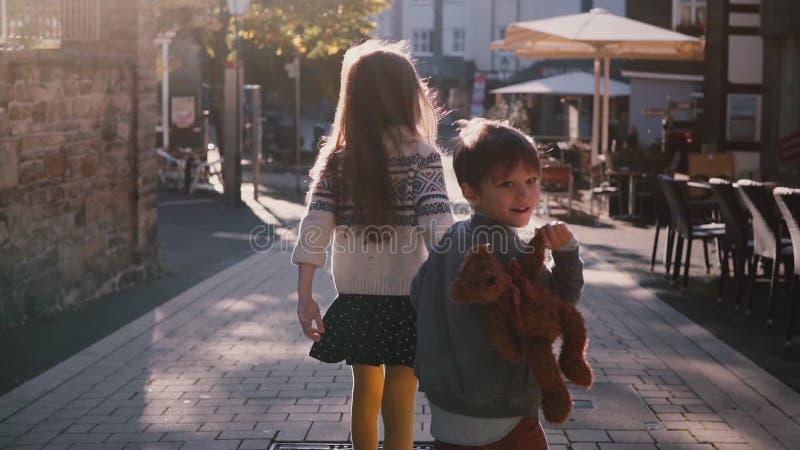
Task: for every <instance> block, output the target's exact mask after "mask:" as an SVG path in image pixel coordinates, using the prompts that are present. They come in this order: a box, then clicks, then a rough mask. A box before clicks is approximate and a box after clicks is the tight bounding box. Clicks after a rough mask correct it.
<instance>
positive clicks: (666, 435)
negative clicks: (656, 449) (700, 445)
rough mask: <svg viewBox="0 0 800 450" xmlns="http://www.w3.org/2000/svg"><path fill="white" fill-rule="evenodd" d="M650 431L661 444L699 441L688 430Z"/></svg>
mask: <svg viewBox="0 0 800 450" xmlns="http://www.w3.org/2000/svg"><path fill="white" fill-rule="evenodd" d="M649 433H650V436H652V438H653V439H655V441H656V442H657V443H658V444H659V445H661V444H674V443H680V444H683V443H686V444H694V443H696V442H697V440H696V439H695V438H694V437H692V435H691V434H689V432H687V431H650V432H649Z"/></svg>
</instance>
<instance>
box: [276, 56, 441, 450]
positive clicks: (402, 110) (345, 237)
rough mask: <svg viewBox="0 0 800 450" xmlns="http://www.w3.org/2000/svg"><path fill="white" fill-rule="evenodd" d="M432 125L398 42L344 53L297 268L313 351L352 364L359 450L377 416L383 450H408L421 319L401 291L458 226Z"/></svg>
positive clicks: (424, 94)
mask: <svg viewBox="0 0 800 450" xmlns="http://www.w3.org/2000/svg"><path fill="white" fill-rule="evenodd" d="M437 122H438V115H437V111H436V109H435V108H434V106H433V102H432V101H431V97H430V95H429V91H428V88H427V86H426V84H425V83H424V82H423V81H422V80H420V78H419V75H418V74H417V72H416V70H415V68H414V65H413V64H412V62H411V58H410V54H409V51H408V47H407V45H406V44H405V43H393V44H390V43H386V42H382V41H377V40H371V41H367V42H365V43H363V44H360V45H357V46H355V47H353V48H351V49H350V50H348V51H347V52H346V53H345V56H344V62H343V63H342V79H341V88H340V91H339V102H338V105H337V108H336V115H335V118H334V122H333V126H332V127H331V132H330V134H329V135H328V136H327V137H326V139H325V141H324V143H323V145H322V148H321V150H320V154H319V157H318V158H317V161H316V164H315V165H314V168H313V169H312V170H311V178H312V183H311V189H310V191H309V195H308V211H307V213H306V215H305V217H304V218H303V221H302V222H301V224H300V233H299V236H298V240H297V244H296V246H295V249H294V253H293V254H292V262H293V263H294V264H297V265H298V266H299V280H298V286H297V294H298V305H297V316H298V319H299V320H300V325H301V327H302V328H303V333H304V334H305V335H306V336H308V337H309V338H310V339H312V340H313V341H314V344H313V345H312V347H311V352H310V355H311V356H312V357H314V358H316V359H318V360H320V361H323V362H330V363H335V362H340V361H342V360H345V361H346V363H347V364H348V365H350V366H352V371H353V403H352V410H351V434H352V439H353V446H354V448H355V449H356V450H375V449H377V446H378V413H379V412H381V411H382V413H383V423H384V429H385V440H384V448H385V449H386V450H409V449H411V447H412V441H413V435H414V433H413V428H414V425H413V424H414V399H415V397H416V391H417V380H416V378H415V377H414V372H413V369H412V366H413V362H414V353H415V348H416V315H415V313H414V310H413V309H412V308H411V305H410V302H409V297H408V294H409V289H410V285H411V279H412V278H413V276H414V274H415V273H416V272H417V269H418V268H419V266H420V265H421V264H422V262H423V261H424V260H425V259H426V257H427V253H428V249H429V248H430V247H431V246H432V245H434V244H435V243H436V242H437V240H438V238H439V237H440V236H441V234H443V233H444V231H446V230H447V228H449V226H450V225H451V224H452V222H453V219H452V214H451V212H450V203H449V200H448V197H447V191H446V189H445V184H444V175H443V172H442V165H441V158H440V156H439V153H438V152H437V151H436V149H435V147H434V145H433V143H434V142H435V138H436V133H437ZM331 239H333V250H332V254H333V258H332V263H331V265H332V269H333V278H334V282H335V285H336V290H337V291H338V293H339V295H338V297H337V298H336V300H335V301H334V302H333V304H332V305H331V306H330V308H328V311H327V312H326V314H325V317H324V319H323V318H321V317H320V310H319V306H318V305H317V302H316V301H315V300H314V297H313V294H312V280H313V278H314V271H315V270H316V269H317V268H318V267H323V266H324V265H325V249H326V248H327V247H328V244H329V243H330V242H331Z"/></svg>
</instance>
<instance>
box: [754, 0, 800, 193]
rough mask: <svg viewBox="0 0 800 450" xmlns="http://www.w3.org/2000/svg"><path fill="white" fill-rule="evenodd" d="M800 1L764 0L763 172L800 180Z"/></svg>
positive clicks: (761, 152) (782, 177) (761, 32)
mask: <svg viewBox="0 0 800 450" xmlns="http://www.w3.org/2000/svg"><path fill="white" fill-rule="evenodd" d="M798 21H800V2H798V1H797V0H763V2H762V5H761V29H760V34H761V38H762V40H763V43H764V56H763V73H764V75H763V89H762V96H763V97H762V105H763V108H762V110H763V114H762V121H761V148H760V155H761V157H760V163H761V171H762V173H764V174H766V175H767V176H774V177H776V178H778V179H786V180H794V181H795V182H796V181H797V180H798V179H800V27H798Z"/></svg>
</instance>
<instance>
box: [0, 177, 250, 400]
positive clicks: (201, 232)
mask: <svg viewBox="0 0 800 450" xmlns="http://www.w3.org/2000/svg"><path fill="white" fill-rule="evenodd" d="M158 218H159V220H158V241H159V253H160V257H161V259H162V263H163V264H164V266H165V267H166V269H167V274H166V275H165V276H164V277H163V278H160V279H156V280H150V281H146V282H143V283H140V284H138V285H136V286H133V287H130V288H128V289H124V290H122V291H119V292H114V293H111V294H108V295H105V296H103V297H100V298H97V299H95V300H93V301H90V302H86V303H84V304H82V305H80V306H79V307H77V308H75V309H72V310H68V311H64V312H62V313H61V314H59V315H57V316H55V317H52V318H48V319H33V320H31V321H30V322H29V323H27V324H25V325H22V326H19V327H16V328H12V329H7V330H4V331H2V332H1V333H2V334H0V355H3V359H4V360H5V361H13V364H3V365H1V366H0V367H1V368H0V395H2V394H5V393H7V392H9V391H11V390H12V389H14V388H15V387H17V386H19V385H20V384H22V383H24V382H25V381H27V380H30V379H32V378H34V377H35V376H36V375H38V374H40V373H42V372H44V371H46V370H47V369H49V368H50V367H53V366H54V365H56V364H58V363H59V362H61V361H63V360H65V359H67V358H68V357H70V356H72V355H73V354H75V353H77V352H79V351H80V350H82V349H84V348H86V347H88V346H89V345H91V344H93V343H95V342H97V341H98V340H100V339H102V338H103V337H105V336H107V335H109V334H111V333H112V332H114V331H116V330H118V329H119V328H121V327H122V326H124V325H126V324H127V323H129V322H131V321H133V320H135V319H136V318H138V317H140V316H141V315H143V314H145V313H147V312H148V311H151V310H152V309H153V308H155V307H157V306H159V305H161V304H163V303H164V302H166V301H168V300H169V299H171V298H173V297H175V296H176V295H178V294H180V293H181V292H183V291H185V290H186V289H188V288H190V287H192V286H193V285H195V284H197V283H199V282H200V281H202V280H204V279H206V278H208V277H210V276H212V275H214V274H215V273H218V272H219V271H221V270H223V269H225V268H227V267H229V266H231V265H233V264H235V263H237V262H239V261H241V260H242V259H244V258H246V257H248V256H250V255H252V254H253V250H252V249H251V246H250V242H249V239H248V236H249V234H250V232H251V230H253V229H254V227H256V226H258V225H263V222H262V221H261V220H259V219H258V217H256V215H254V214H253V212H252V211H251V210H249V209H248V208H247V207H245V206H242V207H238V208H233V207H229V206H226V205H225V204H224V203H223V201H222V199H221V197H219V196H218V195H216V194H199V195H198V194H196V195H193V196H188V195H186V194H183V193H179V192H174V191H166V190H159V193H158Z"/></svg>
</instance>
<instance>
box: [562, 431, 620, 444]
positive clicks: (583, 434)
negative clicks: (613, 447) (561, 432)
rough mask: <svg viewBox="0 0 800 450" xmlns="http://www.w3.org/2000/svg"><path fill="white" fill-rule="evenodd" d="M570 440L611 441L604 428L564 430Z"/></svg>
mask: <svg viewBox="0 0 800 450" xmlns="http://www.w3.org/2000/svg"><path fill="white" fill-rule="evenodd" d="M566 433H567V438H568V439H569V440H570V442H611V438H609V436H608V434H606V432H605V430H566Z"/></svg>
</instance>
